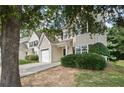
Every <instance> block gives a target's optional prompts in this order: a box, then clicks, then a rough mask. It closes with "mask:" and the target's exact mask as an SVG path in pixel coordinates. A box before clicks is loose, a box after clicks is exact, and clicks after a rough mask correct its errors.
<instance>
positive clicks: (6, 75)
mask: <svg viewBox="0 0 124 93" xmlns="http://www.w3.org/2000/svg"><path fill="white" fill-rule="evenodd" d="M20 26H21V23H20V21H19V19H17V18H16V17H10V18H8V19H6V22H5V23H4V24H3V31H2V44H1V45H2V46H1V59H2V73H1V86H2V87H20V86H21V82H20V75H19V40H20Z"/></svg>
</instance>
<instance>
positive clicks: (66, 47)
mask: <svg viewBox="0 0 124 93" xmlns="http://www.w3.org/2000/svg"><path fill="white" fill-rule="evenodd" d="M65 50H66V55H68V46H67V45H66V46H65Z"/></svg>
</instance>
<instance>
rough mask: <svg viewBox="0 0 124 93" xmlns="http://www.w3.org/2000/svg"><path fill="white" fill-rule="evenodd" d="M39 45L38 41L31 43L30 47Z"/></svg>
mask: <svg viewBox="0 0 124 93" xmlns="http://www.w3.org/2000/svg"><path fill="white" fill-rule="evenodd" d="M37 45H38V40H36V41H33V42H29V47H33V46H37Z"/></svg>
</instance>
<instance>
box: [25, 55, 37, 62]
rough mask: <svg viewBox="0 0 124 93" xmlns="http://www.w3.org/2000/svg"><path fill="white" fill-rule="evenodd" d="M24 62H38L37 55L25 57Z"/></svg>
mask: <svg viewBox="0 0 124 93" xmlns="http://www.w3.org/2000/svg"><path fill="white" fill-rule="evenodd" d="M25 59H26V60H32V61H38V59H39V58H38V55H27V56H26V57H25Z"/></svg>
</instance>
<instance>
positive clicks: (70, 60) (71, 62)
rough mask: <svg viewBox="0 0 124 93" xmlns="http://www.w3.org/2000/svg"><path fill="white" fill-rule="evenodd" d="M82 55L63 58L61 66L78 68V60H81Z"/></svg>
mask: <svg viewBox="0 0 124 93" xmlns="http://www.w3.org/2000/svg"><path fill="white" fill-rule="evenodd" d="M79 56H80V55H75V54H70V55H66V56H64V57H62V58H61V64H62V65H63V66H65V67H76V61H77V59H80V57H79Z"/></svg>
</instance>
